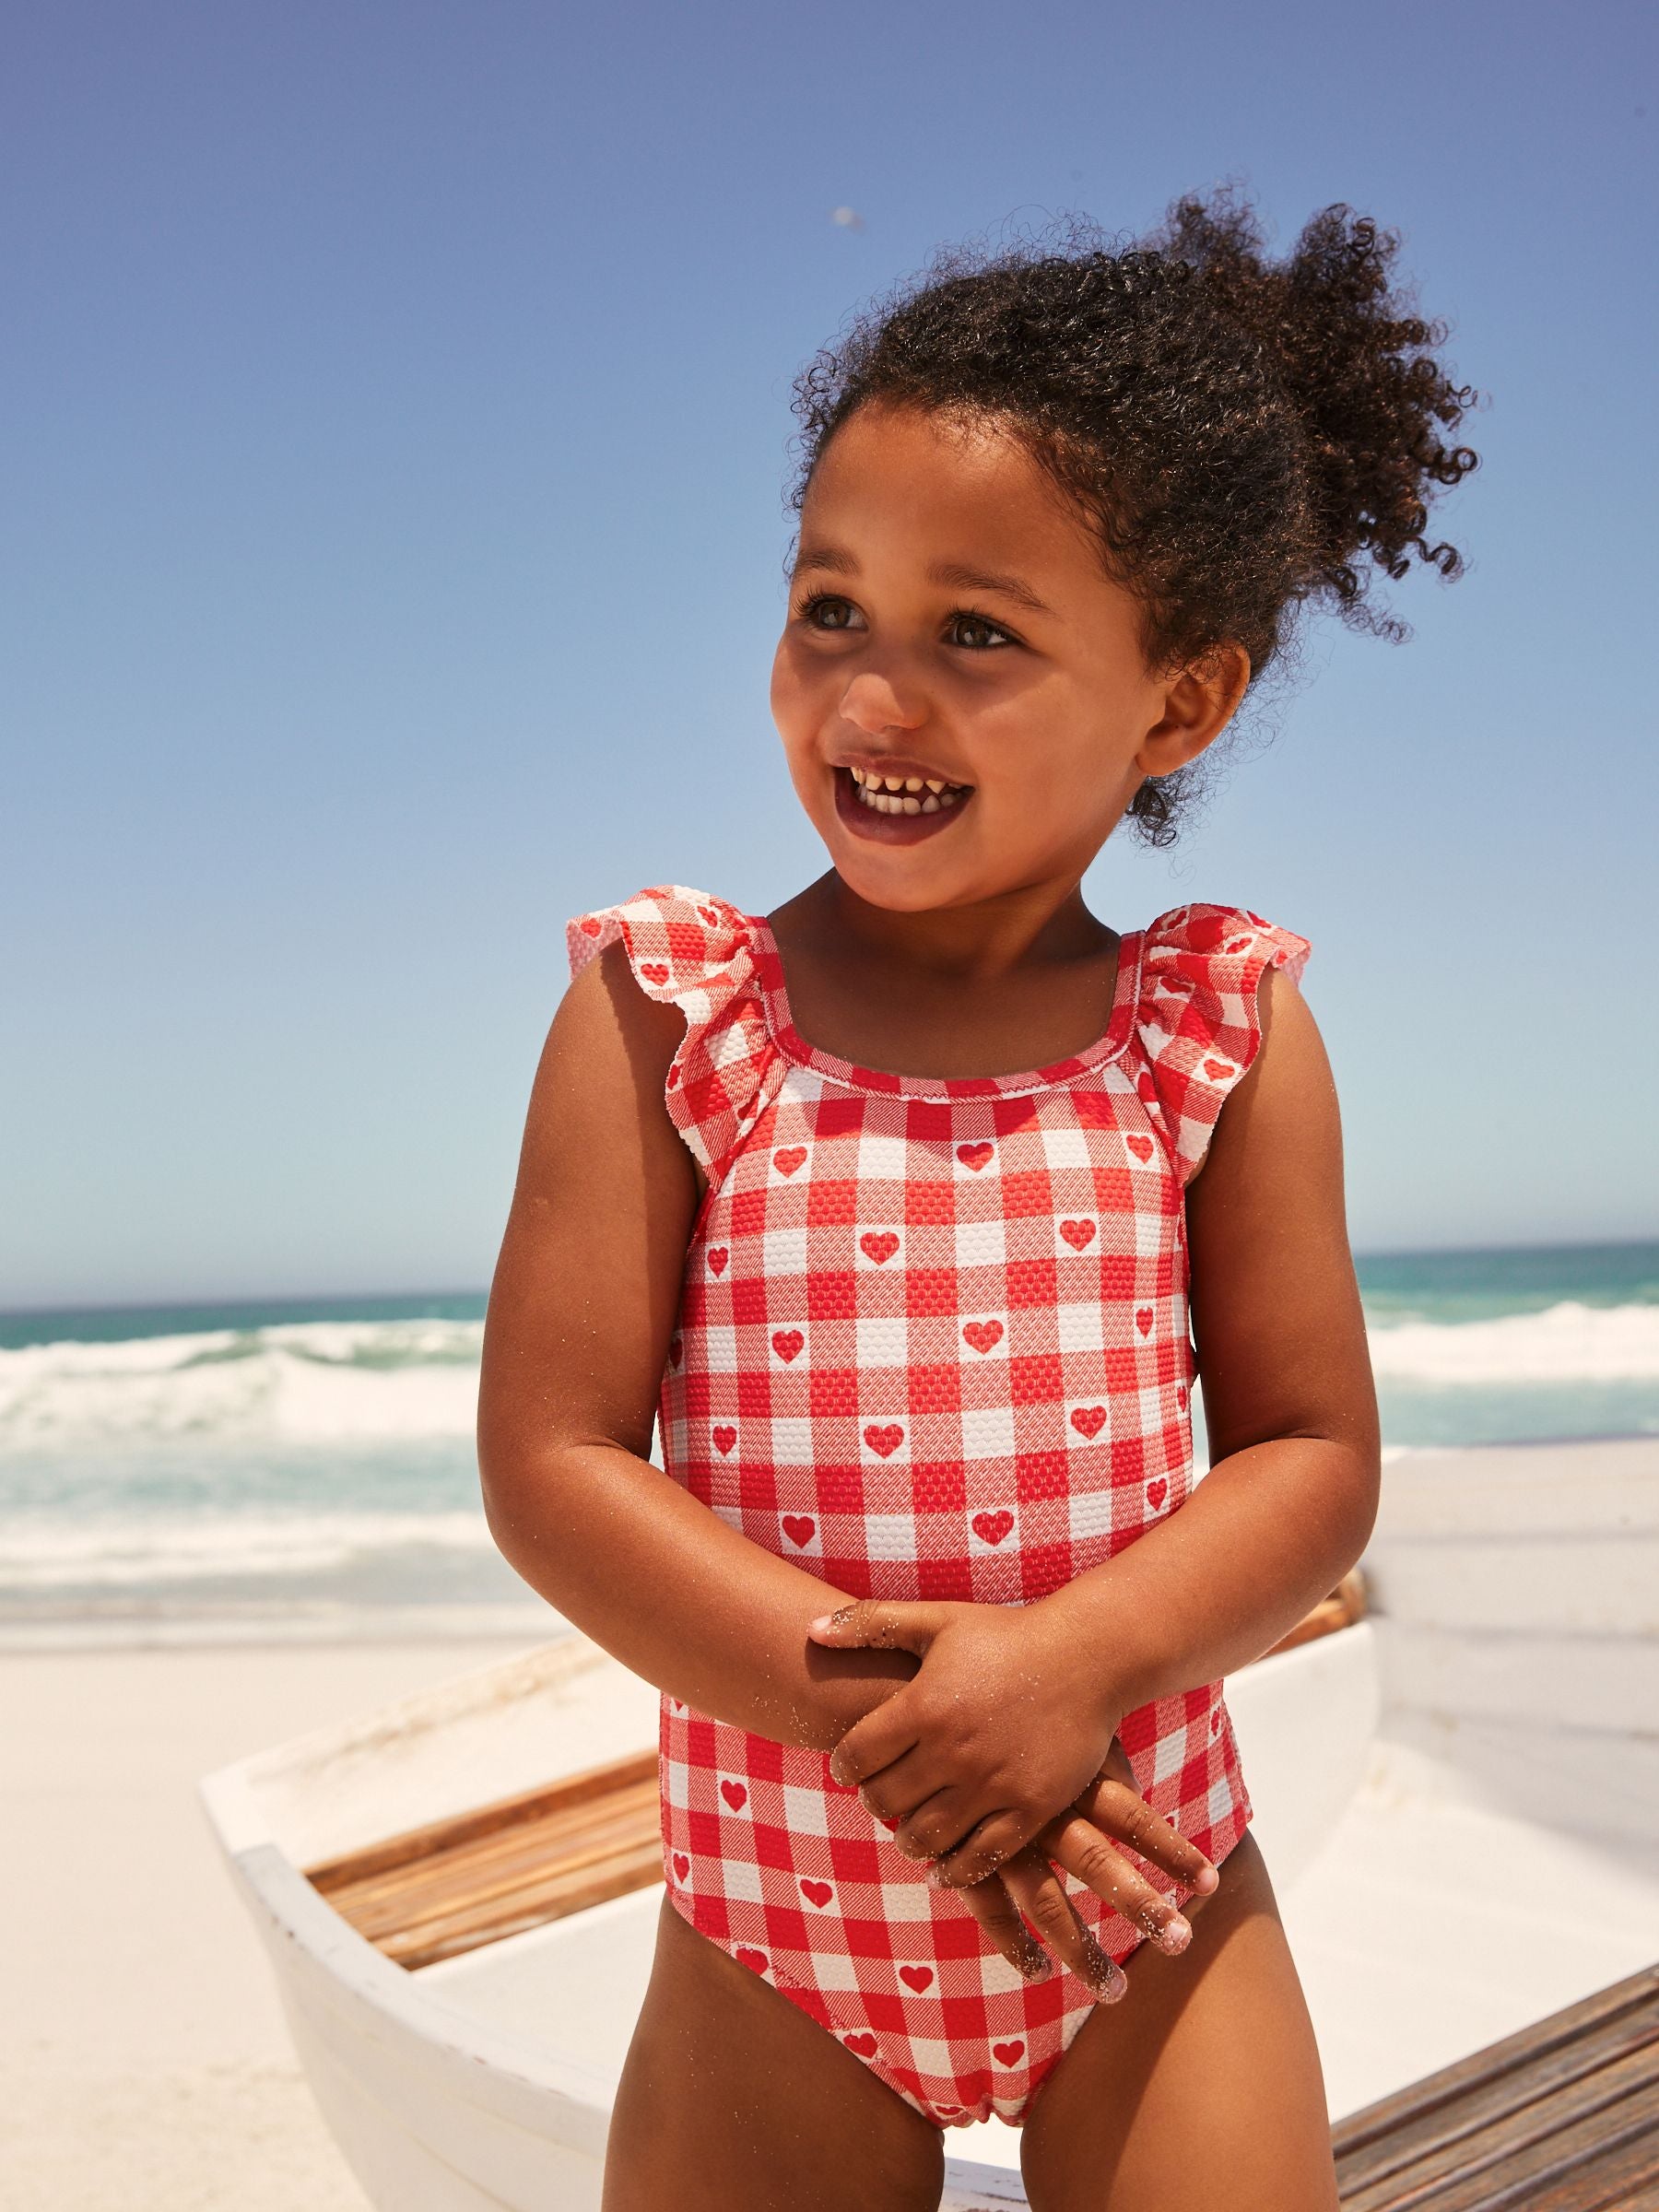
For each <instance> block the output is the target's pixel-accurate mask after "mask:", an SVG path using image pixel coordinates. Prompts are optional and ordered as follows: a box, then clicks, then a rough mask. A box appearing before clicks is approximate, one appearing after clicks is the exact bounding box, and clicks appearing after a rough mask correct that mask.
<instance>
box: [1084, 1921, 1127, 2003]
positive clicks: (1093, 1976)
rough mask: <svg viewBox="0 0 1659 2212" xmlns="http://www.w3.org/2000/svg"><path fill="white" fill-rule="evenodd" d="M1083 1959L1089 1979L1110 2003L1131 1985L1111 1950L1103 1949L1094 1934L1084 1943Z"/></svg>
mask: <svg viewBox="0 0 1659 2212" xmlns="http://www.w3.org/2000/svg"><path fill="white" fill-rule="evenodd" d="M1083 1959H1084V1964H1085V1965H1086V1967H1087V1968H1088V1980H1089V1981H1090V1982H1091V1983H1093V1984H1094V1986H1095V1988H1096V1989H1097V1990H1099V1992H1100V1994H1101V1996H1103V1997H1104V1998H1105V2000H1106V2002H1107V2003H1108V2004H1109V2005H1110V2004H1112V2003H1114V2002H1115V2001H1116V1999H1117V1998H1119V1997H1121V1996H1122V1995H1123V1994H1124V1990H1126V1989H1127V1988H1128V1986H1129V1977H1128V1976H1127V1974H1125V1973H1124V1970H1123V1968H1122V1967H1121V1966H1120V1965H1119V1964H1118V1962H1117V1960H1116V1959H1114V1958H1113V1957H1112V1954H1111V1952H1110V1951H1107V1950H1103V1949H1102V1948H1101V1947H1100V1944H1099V1943H1097V1942H1096V1940H1095V1938H1094V1937H1093V1936H1092V1935H1090V1936H1089V1937H1088V1941H1087V1942H1086V1943H1085V1945H1084V1947H1083Z"/></svg>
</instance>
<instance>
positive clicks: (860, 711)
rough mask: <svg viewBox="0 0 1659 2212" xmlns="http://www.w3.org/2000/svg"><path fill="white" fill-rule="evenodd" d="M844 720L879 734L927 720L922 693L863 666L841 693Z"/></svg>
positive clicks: (868, 731)
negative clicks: (901, 687) (901, 685)
mask: <svg viewBox="0 0 1659 2212" xmlns="http://www.w3.org/2000/svg"><path fill="white" fill-rule="evenodd" d="M841 719H842V721H843V722H850V723H851V724H853V727H854V729H859V730H863V731H865V733H866V735H869V736H872V737H877V736H879V735H881V733H882V731H883V730H914V729H918V728H920V726H921V725H922V724H923V723H924V722H925V721H926V719H927V712H926V708H925V706H924V703H923V701H922V700H921V698H920V696H919V695H918V694H916V693H913V692H912V691H911V689H910V688H909V686H908V685H907V686H906V687H905V688H904V689H903V690H902V691H901V690H900V688H899V686H898V685H897V684H896V683H895V682H894V680H893V678H892V677H890V676H886V675H883V674H882V673H880V672H879V671H878V670H877V669H874V668H861V669H860V670H859V672H858V674H857V675H856V676H855V677H853V680H852V682H851V683H850V684H849V685H848V686H847V688H846V689H845V691H843V692H842V694H841Z"/></svg>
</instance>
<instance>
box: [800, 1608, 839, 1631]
mask: <svg viewBox="0 0 1659 2212" xmlns="http://www.w3.org/2000/svg"><path fill="white" fill-rule="evenodd" d="M834 1625H835V1616H834V1614H833V1613H820V1614H819V1615H818V1618H817V1619H816V1620H809V1621H808V1622H807V1623H806V1626H807V1627H808V1628H809V1629H810V1630H811V1631H812V1633H813V1634H814V1635H815V1636H817V1635H819V1634H821V1633H822V1631H823V1630H825V1629H829V1628H833V1627H834Z"/></svg>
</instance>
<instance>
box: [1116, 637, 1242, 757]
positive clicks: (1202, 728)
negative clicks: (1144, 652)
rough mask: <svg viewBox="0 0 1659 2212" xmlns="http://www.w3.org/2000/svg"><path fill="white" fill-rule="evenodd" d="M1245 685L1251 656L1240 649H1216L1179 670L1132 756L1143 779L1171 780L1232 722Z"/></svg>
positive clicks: (1227, 646) (1228, 647)
mask: <svg viewBox="0 0 1659 2212" xmlns="http://www.w3.org/2000/svg"><path fill="white" fill-rule="evenodd" d="M1249 684H1250V655H1249V654H1248V653H1246V652H1245V650H1244V648H1243V646H1242V645H1238V644H1232V643H1228V644H1223V645H1217V646H1215V647H1213V648H1212V649H1211V651H1210V652H1209V653H1206V655H1205V656H1204V658H1203V659H1202V660H1200V661H1195V662H1194V664H1193V665H1192V666H1191V667H1188V668H1182V669H1178V670H1177V671H1176V673H1175V674H1174V675H1173V676H1172V677H1171V678H1170V681H1169V684H1168V686H1167V687H1166V688H1165V691H1164V697H1163V712H1162V714H1161V715H1160V716H1159V720H1158V721H1157V722H1155V723H1154V724H1152V726H1151V728H1150V729H1149V730H1148V731H1147V734H1146V735H1145V737H1143V738H1142V740H1141V744H1140V750H1139V751H1138V752H1137V753H1136V754H1135V767H1136V768H1138V769H1139V770H1140V771H1141V773H1142V775H1144V776H1168V775H1172V774H1173V773H1174V771H1176V770H1177V769H1178V768H1184V767H1185V766H1186V764H1187V762H1188V761H1189V760H1195V759H1197V758H1198V755H1199V754H1200V753H1201V752H1203V750H1204V748H1205V747H1206V746H1207V745H1213V744H1214V743H1215V741H1216V739H1217V738H1218V737H1219V736H1220V735H1221V733H1222V731H1223V730H1224V729H1225V728H1226V727H1227V725H1228V724H1229V723H1230V721H1231V720H1232V718H1233V716H1234V714H1235V713H1236V712H1238V708H1239V702H1240V700H1241V699H1242V698H1243V696H1244V693H1245V691H1246V689H1247V688H1248V687H1249Z"/></svg>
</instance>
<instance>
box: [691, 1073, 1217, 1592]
mask: <svg viewBox="0 0 1659 2212" xmlns="http://www.w3.org/2000/svg"><path fill="white" fill-rule="evenodd" d="M1129 1043H1130V1039H1129V1037H1128V1036H1125V1039H1124V1049H1121V1050H1119V1051H1118V1052H1117V1053H1115V1054H1114V1055H1113V1056H1112V1057H1111V1058H1108V1059H1106V1060H1104V1061H1103V1062H1102V1063H1100V1064H1099V1065H1095V1066H1093V1067H1091V1068H1090V1069H1088V1072H1087V1073H1086V1074H1084V1075H1082V1076H1080V1077H1077V1078H1075V1079H1073V1080H1072V1081H1070V1082H1066V1083H1062V1084H1055V1085H1052V1086H1046V1087H1041V1088H1036V1089H1033V1090H1030V1091H1026V1092H1020V1091H1018V1090H1017V1091H1015V1092H1013V1093H1012V1094H1010V1093H1008V1092H1000V1093H994V1094H993V1095H991V1096H989V1097H971V1098H961V1097H958V1096H954V1095H949V1094H945V1095H934V1096H931V1097H930V1096H926V1095H920V1096H919V1095H916V1094H915V1093H914V1092H912V1091H904V1092H900V1093H897V1094H894V1095H888V1096H882V1095H872V1094H869V1093H865V1092H862V1091H859V1090H855V1089H848V1088H842V1087H841V1086H840V1085H838V1084H836V1083H835V1082H834V1081H833V1080H832V1079H830V1078H829V1077H826V1076H824V1075H823V1074H822V1073H820V1072H819V1071H818V1070H817V1069H815V1068H810V1067H802V1066H798V1065H792V1066H790V1067H789V1068H788V1070H787V1072H786V1073H785V1074H784V1076H783V1077H782V1082H781V1084H780V1085H779V1087H778V1088H777V1089H776V1092H775V1094H774V1095H773V1096H772V1098H771V1100H770V1101H769V1102H768V1103H767V1105H766V1106H765V1108H764V1109H763V1110H762V1112H761V1113H760V1115H759V1119H758V1120H757V1121H756V1122H755V1124H754V1125H753V1127H752V1128H751V1129H750V1131H749V1132H748V1133H747V1135H746V1136H745V1137H744V1138H743V1140H742V1141H741V1143H740V1145H739V1146H738V1148H737V1149H736V1151H735V1154H734V1155H733V1156H732V1158H731V1160H730V1162H729V1165H728V1166H727V1168H726V1171H725V1174H724V1179H723V1181H722V1182H720V1184H719V1185H718V1187H717V1188H716V1189H715V1190H714V1192H713V1194H712V1196H711V1197H709V1198H708V1199H707V1200H706V1201H705V1203H704V1205H703V1207H702V1209H701V1211H700V1216H699V1219H698V1222H697V1224H696V1228H695V1230H694V1233H693V1237H692V1241H691V1244H690V1248H689V1250H688V1254H687V1263H686V1271H685V1277H684V1284H683V1288H682V1293H681V1307H680V1317H679V1325H678V1328H677V1332H676V1335H675V1338H674V1342H673V1344H672V1346H671V1347H670V1356H669V1365H668V1369H667V1372H666V1375H665V1381H664V1386H663V1394H662V1406H661V1418H662V1443H663V1457H664V1464H665V1466H666V1467H667V1469H668V1470H669V1472H670V1473H671V1474H673V1475H674V1476H675V1477H677V1479H678V1480H679V1481H681V1482H683V1483H684V1484H685V1485H686V1487H687V1488H688V1489H689V1490H690V1491H691V1492H692V1494H693V1495H694V1496H696V1497H698V1498H700V1499H701V1500H703V1502H704V1503H706V1504H707V1505H709V1506H710V1507H711V1508H712V1511H714V1512H717V1513H719V1514H720V1515H721V1516H722V1517H723V1518H724V1519H725V1520H727V1521H728V1522H730V1523H731V1524H732V1525H733V1526H735V1527H736V1528H738V1529H740V1530H741V1531H742V1533H743V1534H744V1535H747V1536H748V1537H749V1538H750V1539H751V1540H752V1541H753V1542H756V1543H759V1544H760V1545H762V1546H764V1547H766V1548H767V1549H768V1550H771V1551H773V1552H776V1553H778V1554H779V1555H780V1556H782V1557H783V1558H786V1559H795V1560H797V1561H798V1562H799V1563H800V1564H802V1565H803V1566H806V1567H807V1568H809V1570H810V1571H812V1572H814V1573H816V1574H818V1575H820V1576H821V1577H822V1578H823V1579H824V1580H825V1581H827V1582H829V1583H831V1584H833V1585H834V1587H835V1588H836V1589H838V1590H841V1591H845V1592H846V1593H848V1594H851V1595H854V1596H865V1595H869V1596H877V1597H891V1598H951V1599H960V1600H971V1601H974V1602H979V1603H984V1604H1017V1603H1029V1602H1030V1601H1031V1600H1033V1599H1036V1598H1040V1597H1042V1596H1044V1595H1046V1594H1048V1593H1049V1592H1050V1591H1052V1590H1053V1589H1056V1588H1058V1587H1059V1586H1061V1585H1062V1584H1063V1583H1067V1582H1069V1581H1070V1580H1071V1579H1072V1578H1073V1577H1074V1576H1075V1575H1077V1574H1079V1573H1082V1572H1084V1571H1087V1570H1088V1568H1089V1567H1092V1566H1094V1565H1096V1564H1098V1563H1099V1562H1100V1561H1101V1560H1103V1559H1108V1558H1110V1557H1111V1556H1112V1553H1113V1552H1115V1551H1117V1550H1120V1549H1122V1547H1124V1545H1125V1544H1128V1543H1130V1542H1133V1541H1134V1539H1135V1537H1136V1536H1137V1535H1140V1534H1141V1533H1142V1532H1143V1531H1144V1530H1145V1528H1146V1527H1147V1525H1149V1524H1150V1523H1152V1522H1154V1521H1156V1520H1158V1519H1160V1518H1162V1517H1164V1516H1166V1515H1167V1514H1169V1513H1171V1512H1173V1511H1174V1510H1175V1509H1176V1508H1177V1507H1178V1506H1179V1505H1180V1503H1181V1502H1182V1499H1183V1498H1184V1496H1185V1494H1186V1488H1187V1483H1188V1479H1189V1475H1190V1468H1191V1461H1192V1430H1191V1406H1190V1397H1189V1392H1190V1387H1191V1382H1192V1373H1191V1367H1190V1358H1191V1354H1190V1347H1189V1342H1188V1329H1187V1303H1186V1246H1185V1236H1184V1219H1183V1206H1182V1189H1181V1186H1180V1183H1179V1182H1178V1181H1177V1179H1176V1176H1175V1173H1174V1171H1173V1169H1172V1167H1171V1162H1170V1159H1169V1157H1168V1154H1167V1151H1166V1149H1165V1147H1164V1145H1163V1143H1162V1142H1161V1140H1160V1138H1159V1133H1158V1131H1157V1130H1156V1128H1155V1127H1154V1124H1153V1122H1152V1120H1151V1117H1150V1115H1149V1114H1148V1112H1147V1103H1146V1101H1145V1100H1143V1098H1142V1097H1141V1095H1140V1093H1139V1089H1138V1088H1137V1082H1136V1075H1137V1068H1136V1055H1135V1053H1133V1052H1132V1051H1131V1050H1129V1049H1128V1046H1129Z"/></svg>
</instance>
